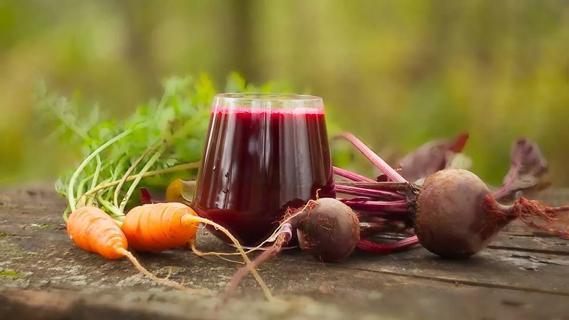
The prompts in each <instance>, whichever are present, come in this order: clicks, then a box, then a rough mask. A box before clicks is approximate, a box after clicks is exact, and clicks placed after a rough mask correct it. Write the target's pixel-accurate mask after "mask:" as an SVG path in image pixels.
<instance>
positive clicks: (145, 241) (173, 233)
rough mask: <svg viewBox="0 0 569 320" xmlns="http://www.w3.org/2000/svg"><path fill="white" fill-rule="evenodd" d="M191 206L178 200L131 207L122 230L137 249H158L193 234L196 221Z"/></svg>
mask: <svg viewBox="0 0 569 320" xmlns="http://www.w3.org/2000/svg"><path fill="white" fill-rule="evenodd" d="M193 216H196V213H195V212H194V210H192V208H190V207H188V206H186V205H184V204H181V203H177V202H170V203H154V204H145V205H141V206H138V207H134V208H133V209H131V210H130V211H129V212H128V214H127V215H126V217H125V219H124V221H123V224H122V231H123V232H124V233H125V235H126V237H127V238H128V240H129V243H130V246H131V247H132V248H133V249H134V250H137V251H149V252H160V251H164V250H168V249H172V248H175V247H181V246H183V245H185V244H186V243H188V242H190V241H193V240H194V239H195V238H196V233H197V231H198V226H199V222H196V221H195V220H193V219H191V217H193Z"/></svg>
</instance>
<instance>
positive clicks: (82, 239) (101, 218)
mask: <svg viewBox="0 0 569 320" xmlns="http://www.w3.org/2000/svg"><path fill="white" fill-rule="evenodd" d="M67 233H68V234H69V238H71V240H73V242H74V243H75V244H76V245H77V246H78V247H79V248H81V249H83V250H85V251H89V252H94V253H97V254H99V255H101V256H103V257H105V258H107V259H111V260H115V259H120V258H123V257H126V258H127V259H129V260H130V262H132V264H133V265H134V267H135V268H136V269H137V270H138V271H140V272H141V273H142V274H144V275H145V276H147V277H149V278H150V279H152V280H153V281H156V282H157V283H159V284H162V285H165V286H168V287H173V288H176V289H185V288H184V287H183V286H182V285H180V284H178V283H176V282H174V281H171V280H168V279H162V278H158V277H156V276H155V275H153V274H152V273H151V272H150V271H148V270H147V269H146V268H144V267H143V266H142V265H141V264H140V263H139V262H138V260H137V259H136V258H135V257H134V256H133V255H132V253H131V252H129V251H128V250H127V248H128V242H127V239H126V237H125V235H124V233H123V232H122V230H121V229H120V227H119V226H118V225H117V223H116V222H115V221H114V220H113V218H111V217H110V216H109V215H107V214H106V213H105V212H104V211H102V210H101V209H99V208H97V207H92V206H86V207H81V208H78V209H76V210H75V211H73V212H72V213H71V214H70V215H69V219H68V220H67Z"/></svg>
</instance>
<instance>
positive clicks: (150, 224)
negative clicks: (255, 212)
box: [122, 202, 272, 300]
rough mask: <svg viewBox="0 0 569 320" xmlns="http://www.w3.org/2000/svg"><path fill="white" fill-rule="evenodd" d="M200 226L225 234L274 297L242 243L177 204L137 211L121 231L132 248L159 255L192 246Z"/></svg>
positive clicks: (249, 268)
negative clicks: (184, 246)
mask: <svg viewBox="0 0 569 320" xmlns="http://www.w3.org/2000/svg"><path fill="white" fill-rule="evenodd" d="M200 223H203V224H207V225H211V226H212V227H214V228H216V229H217V230H219V231H221V232H223V233H224V234H225V235H226V236H227V237H228V238H229V239H230V240H231V241H232V242H233V244H234V245H235V247H236V248H237V250H238V251H239V253H240V254H241V256H242V257H243V260H244V262H245V264H246V268H247V269H248V270H249V271H250V272H251V274H252V275H253V277H254V278H255V280H257V282H258V283H259V286H260V287H261V289H262V290H263V293H264V294H265V296H266V297H267V299H269V300H271V299H272V294H271V291H270V289H269V288H268V286H267V285H266V284H265V282H264V281H263V279H262V278H261V276H260V275H259V273H258V272H257V271H256V270H255V268H254V266H253V265H252V264H251V260H250V259H249V257H247V254H246V253H245V251H244V250H243V247H242V246H241V245H240V244H239V241H238V240H237V239H236V238H235V237H234V236H233V235H232V234H231V233H230V232H229V231H228V230H227V229H226V228H224V227H223V226H221V225H219V224H217V223H215V222H213V221H211V220H208V219H204V218H201V217H199V216H198V215H197V214H196V212H195V211H194V210H193V209H192V208H190V207H189V206H187V205H185V204H182V203H178V202H166V203H153V204H145V205H141V206H137V207H134V208H133V209H131V210H130V211H129V212H128V214H127V215H126V217H125V219H124V221H123V224H122V231H123V232H124V234H125V236H126V238H127V239H128V241H129V243H130V244H131V246H132V247H133V248H134V249H135V250H138V251H149V252H159V251H163V250H168V249H172V248H175V247H180V246H183V245H185V244H187V243H188V242H193V240H194V239H195V237H196V233H197V230H198V226H199V224H200Z"/></svg>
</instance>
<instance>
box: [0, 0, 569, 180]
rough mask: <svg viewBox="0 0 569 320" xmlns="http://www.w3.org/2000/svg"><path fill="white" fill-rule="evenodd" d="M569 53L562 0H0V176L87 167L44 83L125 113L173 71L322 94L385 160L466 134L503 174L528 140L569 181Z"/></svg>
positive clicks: (566, 6) (474, 153)
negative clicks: (48, 104)
mask: <svg viewBox="0 0 569 320" xmlns="http://www.w3.org/2000/svg"><path fill="white" fill-rule="evenodd" d="M568 52H569V2H567V1H557V0H543V1H538V0H533V1H532V0H506V1H491V0H484V1H482V0H471V1H442V0H440V1H412V0H392V1H388V0H385V1H374V0H359V1H349V2H348V1H340V0H337V1H331V0H314V1H302V0H274V1H255V0H231V1H229V0H228V1H222V0H211V1H206V0H198V1H183V0H175V1H170V0H165V1H145V0H141V1H136V0H128V1H127V0H124V1H111V0H100V1H83V0H61V1H58V2H57V4H56V3H54V2H51V1H42V0H27V1H16V0H3V1H0V74H1V75H2V76H1V77H0V183H4V184H5V183H17V182H22V181H26V180H32V179H36V180H37V179H46V178H49V177H53V176H55V175H57V173H58V172H60V170H61V169H62V168H65V167H67V166H69V163H70V162H71V161H74V160H76V156H77V155H76V154H74V153H73V152H67V151H68V150H66V148H65V145H61V144H57V143H56V142H55V140H53V139H51V140H50V139H49V137H48V138H47V139H46V132H45V131H44V130H43V128H42V127H41V126H39V125H38V123H37V119H36V117H37V114H36V113H35V112H34V110H33V109H32V107H31V106H32V104H33V99H34V95H33V92H34V88H35V87H36V86H37V83H38V81H39V80H44V81H45V82H46V83H47V84H48V86H49V87H50V88H55V89H56V90H57V91H60V92H62V93H64V94H65V95H67V96H71V97H73V98H72V99H75V98H77V99H82V100H87V101H97V102H98V104H99V105H100V108H101V111H102V112H103V113H106V114H110V115H112V116H113V117H118V118H121V117H125V116H126V115H128V114H130V113H131V112H132V111H133V110H134V108H135V106H136V105H138V104H140V103H141V102H143V101H147V100H149V99H150V98H151V97H157V96H159V95H160V92H161V88H160V81H161V79H163V78H165V77H167V76H169V75H173V74H181V75H183V74H199V73H200V72H207V73H209V74H211V75H212V77H213V81H214V82H216V83H221V82H222V80H223V79H224V78H225V76H226V75H227V74H228V72H230V71H233V70H236V71H239V72H241V73H242V74H243V75H244V76H245V78H246V79H249V80H251V81H253V82H255V83H263V82H265V81H267V80H271V79H279V80H280V79H282V80H285V81H287V82H288V83H292V84H294V86H295V87H297V88H307V89H308V90H309V91H310V92H312V93H313V94H317V95H321V96H323V97H324V99H325V102H326V104H327V112H328V118H329V119H331V120H332V122H331V123H330V127H331V128H332V129H333V130H340V128H343V129H345V130H349V131H353V132H354V133H355V134H357V135H359V136H361V137H362V138H363V139H364V140H365V141H366V142H368V143H369V144H370V145H372V146H373V147H374V148H375V149H376V150H377V151H379V152H380V153H381V154H382V155H384V156H385V157H387V158H391V159H394V158H397V157H398V156H399V155H401V154H402V153H404V152H406V151H408V150H411V149H413V148H414V147H416V146H418V145H419V144H421V143H423V142H425V141H427V140H430V139H433V138H435V137H441V136H451V135H455V134H456V133H458V132H460V131H469V132H470V133H471V138H472V140H471V141H470V142H469V145H468V147H467V149H466V152H467V153H468V154H469V155H470V156H471V157H472V158H473V161H474V167H473V169H474V171H476V172H478V173H479V174H481V176H483V177H484V178H486V179H488V180H489V181H491V182H493V183H497V182H498V181H499V180H500V179H501V177H502V176H503V175H504V174H505V172H506V170H507V167H508V161H509V160H508V157H509V152H510V144H511V143H512V141H513V140H514V139H515V138H516V137H518V136H527V137H529V138H531V139H534V140H536V141H538V142H539V144H540V145H541V146H542V148H543V152H544V154H545V155H546V157H547V158H548V159H549V161H550V165H551V171H552V177H553V180H554V183H556V184H557V185H569V170H568V169H567V168H566V167H565V163H566V160H565V159H566V158H567V157H568V156H569V149H568V148H567V145H569V126H567V125H566V121H567V119H569V56H568ZM84 112H85V113H86V114H88V113H89V110H84ZM40 157H41V160H42V161H37V160H38V158H40ZM343 157H344V158H345V157H346V155H344V156H343Z"/></svg>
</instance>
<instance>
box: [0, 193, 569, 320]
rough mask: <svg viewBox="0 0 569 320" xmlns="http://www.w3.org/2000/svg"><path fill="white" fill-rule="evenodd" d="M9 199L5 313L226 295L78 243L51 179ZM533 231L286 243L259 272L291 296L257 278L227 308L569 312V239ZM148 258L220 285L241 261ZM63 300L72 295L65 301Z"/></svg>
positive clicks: (161, 310) (205, 245)
mask: <svg viewBox="0 0 569 320" xmlns="http://www.w3.org/2000/svg"><path fill="white" fill-rule="evenodd" d="M0 203H1V204H0V269H2V270H13V271H14V272H15V274H10V275H8V276H0V291H2V292H1V293H0V318H2V317H1V316H2V315H4V318H16V317H7V316H6V315H12V316H13V315H18V316H21V315H24V316H26V317H28V318H33V316H34V315H38V314H41V315H44V316H45V315H51V316H53V319H69V318H86V319H89V317H91V318H93V319H95V318H97V319H100V318H102V317H103V316H104V317H105V318H108V319H119V318H121V319H124V318H125V317H129V316H131V317H139V318H149V319H150V318H152V319H156V318H162V319H181V318H207V317H210V316H213V315H214V306H215V305H216V304H217V303H219V298H218V297H217V296H216V295H207V296H200V295H195V294H186V293H180V292H171V291H165V290H163V289H160V288H156V287H154V286H153V284H152V283H150V282H149V281H148V280H146V279H144V278H142V277H141V276H140V275H138V274H137V273H136V271H135V270H134V269H133V268H132V267H131V266H130V264H129V263H128V262H127V261H105V260H104V259H101V258H100V257H98V256H96V255H93V254H87V253H85V252H83V251H81V250H79V249H77V248H75V247H74V246H73V245H71V243H70V242H69V239H68V238H67V235H66V234H65V231H64V225H63V224H62V221H61V211H62V209H63V207H64V203H63V201H62V200H61V199H59V198H57V197H56V196H55V195H54V194H53V193H52V192H49V191H46V189H45V188H39V189H33V190H7V191H4V192H0ZM522 230H523V229H522ZM526 235H527V234H522V235H521V236H519V235H513V234H511V233H505V234H504V235H502V236H500V237H499V238H498V239H497V241H496V242H495V243H494V246H495V247H496V249H489V250H486V251H484V252H483V253H482V254H480V255H479V256H478V257H475V258H474V259H471V260H466V261H450V260H443V259H439V258H436V257H435V256H433V255H431V254H429V253H428V252H426V251H425V250H424V249H421V248H418V249H414V250H411V251H408V252H403V253H398V254H392V255H387V256H371V255H366V254H362V253H358V254H356V255H354V256H353V257H352V258H351V259H350V260H349V261H348V262H346V263H342V264H321V263H318V262H316V261H314V260H313V259H312V258H311V257H309V256H307V255H305V254H302V253H300V252H298V251H292V252H287V253H285V254H283V255H282V256H280V257H279V258H277V259H275V260H274V261H272V262H270V263H268V264H266V265H264V266H262V267H261V270H260V271H261V274H262V275H263V277H264V278H265V279H266V281H267V282H268V283H269V285H270V286H271V287H272V288H273V290H274V291H275V292H276V294H277V295H278V296H279V297H280V298H282V299H283V300H282V301H279V302H277V303H267V302H264V301H263V300H262V297H261V296H260V294H259V291H258V289H257V287H256V285H255V283H254V281H253V280H252V279H251V278H248V279H246V281H245V282H244V284H243V287H242V290H241V293H240V295H239V297H238V298H236V299H233V300H231V301H230V303H229V304H228V305H227V306H224V307H223V308H221V310H222V311H221V314H220V315H221V317H222V318H237V319H239V318H242V319H254V318H275V317H285V316H286V317H296V318H299V319H300V318H324V317H325V318H327V319H343V318H346V317H347V316H350V317H351V318H366V317H367V318H369V317H371V316H381V317H383V318H400V319H425V318H438V319H456V318H457V315H460V318H464V319H481V318H487V319H493V318H494V319H522V318H538V317H540V318H559V319H562V318H563V316H565V315H568V314H569V312H568V310H569V308H567V307H566V301H567V300H568V298H567V295H569V279H568V278H567V277H566V274H567V273H568V271H569V266H568V264H569V256H567V255H566V252H567V248H566V246H564V245H563V241H562V240H556V239H555V238H544V237H538V238H536V237H527V236H526ZM200 248H202V249H204V250H218V251H219V250H228V248H227V247H226V246H225V245H223V244H221V243H220V242H219V241H217V240H216V239H214V238H213V237H211V236H202V237H201V241H200ZM528 250H534V251H528ZM549 251H551V252H549ZM138 256H139V257H140V258H141V261H142V263H144V264H145V265H146V266H147V267H149V269H151V270H153V271H154V272H156V273H158V274H159V275H162V276H164V275H166V274H167V273H168V272H169V271H170V270H171V271H172V279H174V280H177V281H186V283H187V284H188V285H190V286H192V287H197V288H206V289H209V290H212V291H214V292H218V291H220V290H223V288H224V287H225V285H226V283H227V280H228V279H229V277H230V276H231V275H232V274H233V272H234V271H235V268H236V265H234V264H231V263H228V262H225V261H221V260H219V259H215V258H211V259H209V258H208V259H201V258H198V257H196V256H194V255H193V254H191V253H190V252H189V251H187V250H173V251H169V252H166V253H163V254H159V255H144V254H138ZM10 288H12V289H10ZM22 288H28V290H31V291H21V290H22ZM56 289H57V290H56ZM14 290H15V291H14ZM30 297H32V298H30ZM63 300H65V301H69V303H68V304H65V303H60V302H59V301H63ZM53 306H56V307H55V308H54V307H53ZM42 308H43V309H42ZM46 308H47V309H46ZM38 310H43V311H42V312H41V313H38ZM45 310H48V311H45ZM50 310H51V311H50ZM45 318H47V316H45Z"/></svg>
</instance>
